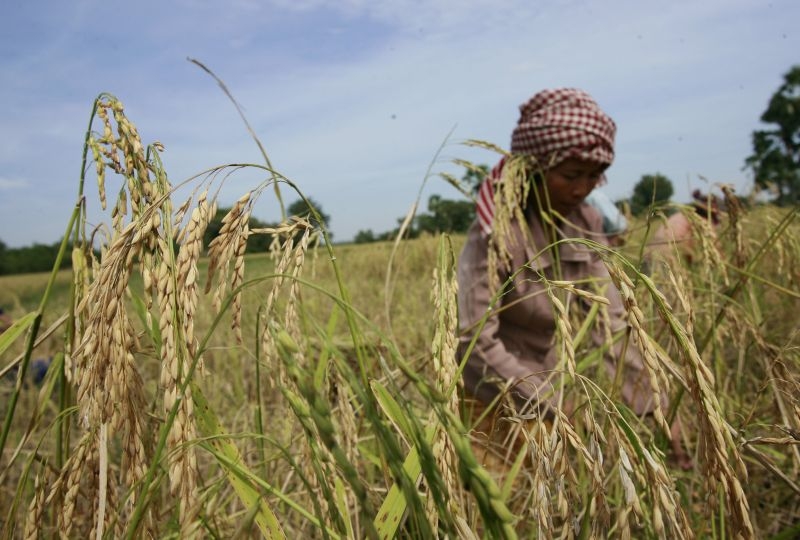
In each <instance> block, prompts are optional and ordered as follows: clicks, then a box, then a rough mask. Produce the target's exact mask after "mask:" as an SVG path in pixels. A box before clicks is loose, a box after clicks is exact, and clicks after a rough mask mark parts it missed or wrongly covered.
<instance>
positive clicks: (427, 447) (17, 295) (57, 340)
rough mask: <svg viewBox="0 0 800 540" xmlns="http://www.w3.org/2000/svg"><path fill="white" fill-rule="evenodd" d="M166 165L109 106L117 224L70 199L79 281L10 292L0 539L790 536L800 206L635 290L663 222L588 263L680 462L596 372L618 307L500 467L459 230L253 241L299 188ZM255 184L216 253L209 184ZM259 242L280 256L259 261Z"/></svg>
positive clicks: (100, 141) (296, 231)
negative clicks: (266, 212)
mask: <svg viewBox="0 0 800 540" xmlns="http://www.w3.org/2000/svg"><path fill="white" fill-rule="evenodd" d="M158 152H159V149H158V147H157V145H151V146H145V145H144V144H143V143H142V142H141V141H140V140H139V137H138V134H137V132H136V128H135V126H134V124H133V123H131V121H130V120H129V119H128V118H127V117H126V116H125V113H124V110H123V108H122V105H121V104H120V103H119V101H117V100H116V98H114V97H113V96H109V95H102V96H101V97H100V98H98V101H97V102H96V103H95V108H94V110H93V115H92V122H91V129H90V130H89V132H88V133H87V138H86V160H87V163H88V164H94V165H93V166H92V167H91V168H90V169H91V171H92V172H93V175H90V176H88V177H87V178H86V182H87V185H89V183H90V181H91V182H95V176H97V180H98V183H97V185H98V187H99V189H100V193H101V198H102V199H103V200H105V198H106V195H105V189H106V187H108V191H109V193H114V194H117V195H115V197H116V198H113V197H109V198H108V201H107V204H108V208H109V210H108V221H107V223H105V226H104V228H102V229H97V230H95V229H90V228H89V225H88V224H87V223H86V208H85V207H83V206H81V205H79V206H78V207H77V209H76V212H75V215H74V216H73V219H72V221H71V222H70V223H69V224H68V225H67V224H65V227H66V234H67V236H68V238H69V239H70V240H73V242H74V246H75V247H74V249H72V250H66V246H65V253H64V256H66V257H71V258H72V262H73V271H71V272H60V273H54V274H53V275H30V276H11V277H3V278H0V304H2V305H3V306H7V309H9V311H11V314H12V315H13V316H14V318H15V319H16V324H15V325H14V326H13V327H12V328H11V329H9V330H8V331H6V332H5V333H4V334H2V335H0V369H2V370H3V378H2V383H1V384H2V386H1V387H0V391H1V392H2V396H1V397H0V412H1V413H2V418H3V427H2V433H1V436H2V438H1V439H0V443H1V444H0V447H1V450H2V454H0V531H2V532H1V533H0V534H2V537H3V538H36V537H46V538H50V537H55V536H60V537H63V538H100V537H103V538H172V537H174V538H178V537H180V538H184V537H187V538H250V537H253V538H259V537H266V538H276V539H278V538H288V539H293V538H326V539H327V538H330V539H338V538H581V539H583V538H670V539H672V538H774V539H790V538H797V537H799V536H800V475H799V474H798V472H800V348H799V347H800V336H799V335H798V330H799V329H800V325H798V320H800V318H799V317H798V313H800V219H798V218H799V217H800V216H798V214H799V213H800V211H799V210H798V209H797V208H794V209H777V208H773V207H766V206H765V207H755V208H754V209H752V210H745V209H739V208H738V207H734V206H733V199H729V201H728V202H729V208H731V212H730V213H729V215H728V216H727V218H726V219H725V221H724V223H723V224H722V226H721V227H720V229H719V230H718V232H717V235H718V241H716V242H714V241H703V242H700V244H699V245H698V247H697V251H696V253H695V257H694V259H693V261H692V263H691V264H682V263H678V262H676V263H675V264H673V265H672V267H671V268H667V267H665V266H652V267H650V268H647V270H648V272H647V273H645V272H644V271H643V270H644V268H643V267H641V266H640V265H639V261H640V259H641V255H642V249H641V246H642V243H643V239H644V238H645V237H646V236H647V234H649V233H648V231H649V230H650V228H651V227H652V226H654V225H655V224H657V222H658V219H659V218H658V217H657V216H656V217H653V219H652V221H651V222H649V223H648V222H646V221H643V220H636V221H635V222H634V230H633V232H632V233H631V236H630V238H628V241H627V243H626V244H625V246H624V247H623V248H621V249H620V250H619V252H617V253H615V252H611V251H609V250H603V249H601V248H600V247H598V248H597V249H598V250H599V254H600V255H601V256H602V257H603V260H604V261H605V262H606V264H607V266H608V267H609V269H610V271H611V272H612V275H613V276H615V279H616V283H617V286H618V287H619V288H620V290H621V291H622V293H623V297H624V298H625V299H626V305H627V308H628V310H629V321H630V325H631V332H633V333H635V336H636V339H635V340H632V342H631V345H630V346H639V347H641V348H642V352H643V355H644V356H645V357H646V358H647V359H648V369H650V370H652V374H653V377H654V378H655V379H656V380H657V381H658V382H659V384H660V385H661V388H663V389H664V390H665V391H668V392H669V394H670V396H671V400H670V401H671V403H672V404H673V408H672V409H671V410H670V411H666V414H667V416H668V419H667V420H671V419H672V417H673V416H675V415H677V417H678V418H680V419H681V421H682V424H683V437H684V441H683V444H684V446H685V448H686V449H687V450H688V451H689V453H690V455H691V457H692V462H693V463H692V467H691V469H689V470H683V469H682V468H680V467H678V466H677V465H676V464H675V463H673V462H672V460H671V459H670V456H669V452H668V451H667V449H668V448H669V441H668V440H667V437H668V432H665V430H664V429H663V428H662V427H661V425H662V423H661V422H659V421H657V420H654V419H652V418H647V419H639V418H636V417H635V416H634V415H632V414H631V413H630V411H629V410H628V409H627V408H626V407H625V406H624V405H623V404H622V403H620V402H619V400H618V399H617V398H616V396H617V395H618V390H619V388H618V386H619V385H618V384H617V383H615V381H614V380H607V377H603V376H601V375H600V374H601V373H602V372H603V370H602V363H603V361H602V357H601V356H600V355H598V354H596V353H594V352H593V351H591V350H590V349H588V348H587V347H586V345H585V344H584V342H583V340H582V337H583V336H584V335H585V334H586V331H587V329H588V328H590V327H591V326H592V325H593V324H594V322H595V320H596V319H598V318H601V317H602V316H603V312H602V308H598V309H593V310H589V312H588V313H583V312H579V310H570V309H567V310H566V312H565V313H564V321H565V323H569V324H565V326H564V327H565V328H567V329H569V332H566V333H565V332H562V333H561V334H560V335H559V339H560V340H563V341H566V342H569V345H570V347H571V348H572V349H574V358H573V360H574V365H571V366H568V365H567V362H566V359H565V363H564V364H563V367H564V369H563V370H562V371H563V373H562V374H561V380H562V384H563V385H564V389H565V392H566V393H567V395H568V396H569V397H570V400H571V402H572V403H575V404H577V406H576V407H575V408H574V409H573V410H571V411H569V413H567V412H565V411H564V412H561V413H559V415H558V416H557V417H556V418H555V419H554V421H552V422H542V421H540V420H538V419H531V418H520V417H516V416H515V415H514V414H512V413H509V415H508V416H507V417H506V419H505V420H504V422H506V423H507V425H505V426H503V427H502V430H501V431H503V432H515V433H518V434H519V435H520V437H522V439H521V440H523V441H524V444H522V445H515V446H513V447H511V446H509V448H511V451H509V452H508V453H507V454H506V455H488V454H487V452H488V451H489V450H490V449H487V448H484V447H482V446H481V442H480V441H481V440H483V439H481V438H479V437H477V436H476V433H474V432H473V431H472V430H471V427H472V425H473V423H475V422H477V421H478V419H477V418H473V417H471V416H470V415H468V414H466V413H465V411H463V410H462V409H463V403H462V400H461V399H460V398H461V391H460V389H459V385H458V380H459V376H458V371H459V366H460V365H461V362H462V360H463V359H462V358H458V357H457V355H456V353H455V344H456V334H457V320H456V318H457V316H456V297H455V287H456V285H455V277H454V262H455V258H456V257H457V255H458V251H459V249H460V246H461V243H462V241H463V239H462V238H460V237H453V238H450V237H447V236H441V237H426V238H421V239H417V240H414V241H401V242H397V243H380V244H366V245H360V246H345V245H342V246H339V245H331V244H330V243H325V242H321V243H319V242H318V240H320V239H319V237H318V232H317V231H315V230H313V229H312V228H311V227H310V226H309V223H308V222H307V221H304V220H302V219H294V220H287V221H285V222H283V224H282V225H280V226H278V227H275V228H274V229H271V230H269V231H257V230H256V231H250V230H249V229H248V220H249V217H250V212H251V209H252V206H253V204H254V202H255V201H256V200H257V199H258V198H259V197H273V196H280V193H281V192H284V193H285V192H288V191H291V190H295V189H298V191H299V192H301V191H302V186H299V187H298V186H294V185H293V184H292V183H291V182H290V180H288V179H286V178H283V177H281V176H280V174H279V173H277V172H275V171H273V170H272V169H271V166H270V165H269V161H268V160H266V159H265V161H266V165H248V166H241V165H236V166H230V167H219V168H215V169H211V170H209V171H206V172H205V173H203V174H201V175H198V176H197V177H196V178H195V179H193V180H192V186H194V190H193V191H192V193H191V195H190V196H189V198H188V199H184V200H177V199H176V198H175V194H174V192H173V191H172V186H171V185H170V184H169V182H168V181H167V177H166V172H165V171H164V169H163V167H162V165H161V162H160V160H159V153H158ZM265 158H266V156H265ZM242 169H247V170H256V171H258V172H259V174H261V176H262V177H264V178H266V180H265V181H264V182H263V183H262V184H259V185H257V186H253V187H252V189H251V190H250V191H248V192H246V193H242V197H241V198H240V199H239V201H238V202H237V203H236V204H235V205H234V206H233V208H232V209H231V211H230V213H229V214H228V216H227V217H226V219H225V226H224V227H223V229H222V231H221V232H220V234H219V236H218V237H217V238H216V239H215V240H214V241H213V242H212V243H211V244H210V245H208V246H206V245H203V243H202V238H203V232H204V230H205V227H206V226H207V224H208V222H209V220H210V219H211V217H212V216H213V215H214V209H215V205H216V201H215V200H214V199H213V194H214V193H215V192H216V187H217V185H216V184H217V183H218V182H219V181H220V179H221V178H223V177H225V175H227V174H229V173H231V174H233V173H236V172H237V171H239V170H242ZM277 187H279V189H277ZM84 189H88V187H85V186H83V185H81V186H80V188H79V197H78V198H79V199H80V194H83V193H84V191H83V190H84ZM281 190H282V191H281ZM728 195H730V194H728ZM276 221H277V219H276ZM696 225H697V227H700V228H702V227H704V226H705V227H707V226H708V225H707V224H704V223H702V222H700V223H697V224H696ZM265 232H268V233H270V234H272V235H273V237H274V239H275V241H274V242H273V245H272V248H271V249H270V251H269V253H264V254H263V255H248V256H245V255H244V248H245V246H246V243H247V240H248V237H249V236H250V235H252V234H262V233H265ZM708 238H710V236H709V237H708ZM92 241H94V246H95V247H99V249H100V257H97V256H96V253H95V252H93V251H92V250H91V249H90V247H91V242H92ZM553 287H555V288H560V289H569V288H570V287H571V285H570V284H564V283H560V282H559V283H555V282H554V283H553ZM609 339H626V336H609ZM634 342H635V345H634ZM43 357H52V359H53V362H52V364H51V367H50V369H49V370H48V372H47V376H46V378H45V380H44V382H43V384H41V386H37V385H34V384H32V383H31V382H30V376H29V371H30V370H31V367H32V366H33V364H34V361H35V360H36V359H37V358H43ZM13 373H16V375H14V374H13Z"/></svg>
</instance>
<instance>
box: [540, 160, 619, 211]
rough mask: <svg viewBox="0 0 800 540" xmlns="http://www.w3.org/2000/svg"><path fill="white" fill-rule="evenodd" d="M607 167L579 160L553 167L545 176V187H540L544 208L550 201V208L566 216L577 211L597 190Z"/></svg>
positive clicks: (567, 161) (568, 161)
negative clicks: (545, 189) (595, 189)
mask: <svg viewBox="0 0 800 540" xmlns="http://www.w3.org/2000/svg"><path fill="white" fill-rule="evenodd" d="M606 168H607V166H606V165H602V164H599V163H594V162H592V161H586V160H583V159H578V158H568V159H566V160H564V161H563V162H561V163H560V164H558V165H557V166H555V167H553V168H552V169H550V170H549V171H547V174H546V175H545V181H544V184H543V185H544V186H545V187H546V188H547V194H545V193H544V191H543V190H542V189H541V184H540V186H539V197H540V199H539V200H540V201H541V204H542V206H543V207H546V205H547V203H546V202H545V201H547V200H549V201H550V208H552V209H553V210H555V211H556V212H558V213H559V214H562V215H564V216H566V215H567V214H569V213H570V212H572V211H573V210H575V209H576V208H577V207H578V206H579V205H580V204H581V203H582V202H583V200H584V199H585V198H586V196H587V195H589V193H591V191H592V190H593V189H594V188H595V186H596V185H597V183H598V182H599V181H600V178H602V176H603V171H605V170H606Z"/></svg>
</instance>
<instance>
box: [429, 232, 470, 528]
mask: <svg viewBox="0 0 800 540" xmlns="http://www.w3.org/2000/svg"><path fill="white" fill-rule="evenodd" d="M457 290H458V282H457V281H456V278H455V264H454V261H453V256H452V248H451V247H450V246H449V245H448V246H447V247H446V246H445V244H444V239H443V240H442V242H441V243H440V245H439V264H438V265H437V267H435V268H434V270H433V290H432V292H431V300H432V301H433V305H434V309H435V311H436V318H435V320H436V325H435V328H434V335H433V341H432V343H431V354H432V360H433V369H434V373H435V375H436V381H435V388H436V389H437V390H438V391H439V392H441V393H442V395H445V396H446V395H447V393H448V392H450V399H449V401H448V403H447V406H448V407H449V408H450V410H451V411H452V412H453V414H458V412H459V399H458V392H456V391H455V386H456V385H458V384H459V383H460V380H456V370H457V367H458V362H457V361H456V343H457V340H456V330H457V326H458V313H457V304H456V295H457ZM432 446H433V455H434V457H435V459H436V460H437V463H438V466H439V470H440V471H441V474H442V480H443V484H444V487H445V489H444V492H445V493H446V494H449V495H450V501H449V505H448V507H449V510H450V512H451V514H452V515H453V517H454V518H456V519H457V518H459V517H461V518H463V517H464V512H463V508H464V507H465V505H464V501H461V500H459V497H458V495H459V494H460V492H461V486H460V485H459V484H458V480H457V475H458V473H457V467H458V462H457V458H456V453H455V449H454V448H453V443H452V442H451V441H450V439H448V437H447V433H446V432H444V431H439V432H437V434H436V437H435V439H434V441H433V445H432ZM426 511H427V513H428V516H429V518H428V521H429V522H430V524H431V526H432V528H434V529H436V526H437V522H438V516H437V515H436V505H435V501H434V500H433V497H429V498H428V501H427V504H426Z"/></svg>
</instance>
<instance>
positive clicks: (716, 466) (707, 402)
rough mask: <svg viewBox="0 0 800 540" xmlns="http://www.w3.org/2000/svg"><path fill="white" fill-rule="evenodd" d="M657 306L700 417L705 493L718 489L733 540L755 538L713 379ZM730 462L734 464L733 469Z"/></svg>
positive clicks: (743, 474)
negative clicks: (672, 339) (733, 535)
mask: <svg viewBox="0 0 800 540" xmlns="http://www.w3.org/2000/svg"><path fill="white" fill-rule="evenodd" d="M641 278H642V281H643V282H644V283H645V286H646V287H647V288H648V290H649V291H650V292H651V293H652V292H653V291H655V285H654V284H653V283H652V281H651V280H650V278H648V277H647V276H641ZM676 293H677V294H678V295H682V294H684V292H683V291H682V290H680V289H678V290H676ZM681 302H682V303H687V302H688V300H687V299H686V298H682V299H681ZM656 304H657V307H658V311H659V315H660V316H661V317H662V319H664V320H665V321H666V322H667V324H668V325H669V327H670V330H671V332H672V335H673V338H674V339H675V341H676V342H677V343H678V346H679V351H680V354H681V356H682V357H683V360H684V366H685V367H684V370H685V374H686V383H687V385H688V390H689V394H690V395H691V397H692V399H693V401H694V403H695V405H696V407H697V410H698V413H699V414H698V415H697V422H698V424H699V430H698V437H699V444H698V446H699V450H700V455H701V457H702V458H703V462H704V466H705V472H706V476H705V479H706V482H707V484H708V486H707V492H708V493H716V492H717V489H716V488H717V487H719V488H720V489H721V490H722V492H723V494H724V495H725V498H726V501H727V506H728V512H729V513H730V516H731V518H732V523H733V530H734V533H735V534H736V537H737V538H738V537H741V538H751V537H753V536H754V532H753V526H752V524H751V522H750V514H749V503H748V501H747V498H746V496H745V494H744V490H743V489H742V485H741V483H740V481H739V478H743V479H746V478H747V470H746V468H745V466H744V462H743V461H742V458H741V454H740V453H739V449H738V447H737V445H736V443H735V441H734V440H733V437H732V435H731V432H730V429H729V426H728V424H727V422H726V421H725V418H724V417H723V415H722V408H721V406H720V404H719V401H718V399H717V394H716V391H715V389H714V378H713V375H712V373H711V371H710V370H709V368H708V366H706V364H705V363H704V362H703V360H702V359H701V358H700V355H699V353H698V352H697V347H696V345H695V342H694V339H693V337H692V336H691V335H689V334H688V333H687V331H686V329H685V328H684V327H683V326H681V325H680V323H679V322H678V321H677V319H676V318H675V316H674V314H673V313H672V311H671V310H670V309H668V306H666V304H665V303H663V302H662V303H658V302H657V303H656ZM729 460H731V461H733V467H732V466H731V465H730V463H729ZM734 467H735V470H734ZM737 472H738V475H737Z"/></svg>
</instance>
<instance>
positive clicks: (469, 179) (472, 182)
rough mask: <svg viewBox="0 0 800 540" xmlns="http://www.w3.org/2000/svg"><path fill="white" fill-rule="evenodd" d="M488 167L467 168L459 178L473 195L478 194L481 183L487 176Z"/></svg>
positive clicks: (484, 165) (482, 165)
mask: <svg viewBox="0 0 800 540" xmlns="http://www.w3.org/2000/svg"><path fill="white" fill-rule="evenodd" d="M489 170H490V169H489V166H488V165H486V164H480V165H477V166H476V167H475V168H468V169H467V170H466V172H465V173H464V176H462V177H461V182H462V183H463V184H464V185H465V186H467V187H468V188H469V190H470V191H471V192H472V194H473V195H477V194H478V188H480V187H481V182H483V179H484V178H486V176H487V175H488V174H489Z"/></svg>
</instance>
